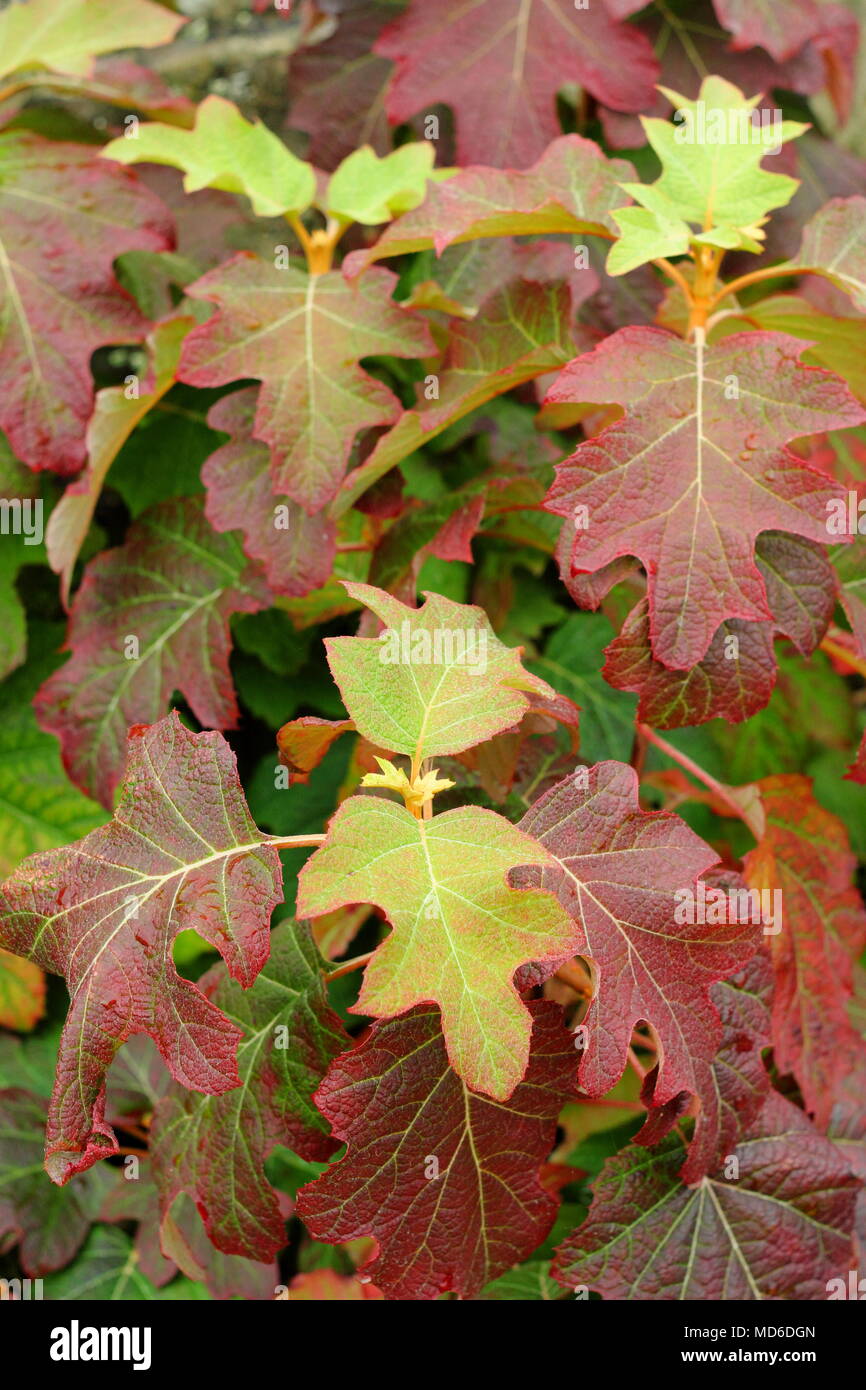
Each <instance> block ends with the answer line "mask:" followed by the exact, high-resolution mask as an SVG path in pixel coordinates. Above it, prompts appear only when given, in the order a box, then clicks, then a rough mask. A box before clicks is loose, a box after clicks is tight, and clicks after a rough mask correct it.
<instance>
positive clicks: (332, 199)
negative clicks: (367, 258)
mask: <svg viewBox="0 0 866 1390" xmlns="http://www.w3.org/2000/svg"><path fill="white" fill-rule="evenodd" d="M435 157H436V148H435V145H434V144H433V142H432V141H431V140H417V141H415V142H414V143H413V144H410V145H401V146H400V148H399V149H396V150H392V151H391V153H390V154H386V155H385V156H384V157H383V158H381V159H380V158H379V156H378V155H377V154H376V151H375V150H374V149H373V148H372V146H370V145H362V146H361V148H360V149H359V150H355V152H354V154H350V155H349V157H348V159H344V160H343V162H342V164H341V165H340V167H339V168H338V169H337V171H336V173H334V174H332V175H331V181H330V183H329V184H328V191H327V194H326V195H325V210H326V211H327V212H328V214H329V215H330V216H331V217H339V218H342V219H345V221H347V222H361V223H363V224H364V225H365V226H367V227H375V226H377V225H378V224H379V223H380V222H390V221H391V218H392V217H398V216H399V215H400V213H402V212H409V210H410V209H411V208H416V207H417V206H418V204H419V203H421V202H423V201H424V194H425V193H426V191H427V180H428V179H430V178H434V177H436V175H435V174H434V171H433V161H434V159H435ZM440 176H441V174H440Z"/></svg>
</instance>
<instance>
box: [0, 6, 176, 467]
mask: <svg viewBox="0 0 866 1390" xmlns="http://www.w3.org/2000/svg"><path fill="white" fill-rule="evenodd" d="M28 8H29V7H27V6H25V7H24V8H23V9H22V10H21V13H22V14H26V11H27V9H28ZM14 9H15V10H18V9H19V7H18V6H15V7H14ZM12 12H13V11H12V9H7V10H5V11H4V15H5V16H8V15H10V14H11V13H12ZM124 143H130V144H134V143H135V142H134V141H128V142H124ZM0 215H2V221H3V233H2V240H0V261H2V265H3V267H4V275H3V282H4V283H3V285H2V286H0V370H2V373H3V380H4V391H3V398H2V400H3V403H2V407H0V427H2V428H3V429H4V430H5V431H6V433H7V434H8V436H9V441H10V443H11V445H12V448H13V450H14V452H15V453H16V455H17V456H18V458H20V459H21V460H22V461H23V462H24V463H26V464H28V466H29V467H31V468H37V469H39V468H52V469H55V470H56V471H57V472H59V473H64V474H69V473H75V472H76V471H77V470H78V469H79V468H80V467H81V465H82V464H83V463H84V459H85V443H84V435H85V429H86V426H87V422H88V420H89V418H90V413H91V409H92V403H93V381H92V378H91V374H90V358H91V355H92V353H93V352H94V350H95V349H96V348H98V347H102V346H103V345H105V344H107V343H130V342H138V341H139V340H140V339H142V338H143V337H144V336H145V333H146V332H147V323H146V320H145V319H143V318H142V317H141V315H140V314H139V312H138V309H137V308H136V306H135V303H134V301H133V300H132V299H131V298H130V296H129V295H127V294H126V293H125V292H124V291H123V290H121V288H120V286H119V285H118V283H117V281H116V280H115V278H114V273H113V270H112V262H113V261H114V259H115V257H116V256H119V255H121V254H122V252H124V251H132V250H135V249H141V250H145V251H164V250H166V249H167V248H168V247H169V246H170V244H171V235H172V229H171V222H170V219H169V217H168V214H167V212H166V210H165V208H164V207H163V205H162V204H161V203H160V202H159V200H158V199H157V198H155V197H154V195H153V194H152V193H151V192H150V191H149V190H148V189H146V188H145V187H143V186H142V185H141V184H140V183H139V182H138V180H137V179H136V178H135V177H134V175H132V174H128V173H126V172H125V171H124V170H122V169H118V168H112V167H111V166H110V165H107V164H103V163H102V162H101V160H100V159H99V158H98V157H97V156H96V155H95V153H94V151H93V149H92V147H89V146H86V145H72V144H65V143H64V144H56V143H53V142H51V141H48V140H43V139H41V138H40V137H39V136H38V135H31V134H29V133H28V132H26V131H7V132H6V133H4V134H3V135H2V136H0Z"/></svg>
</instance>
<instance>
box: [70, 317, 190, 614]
mask: <svg viewBox="0 0 866 1390" xmlns="http://www.w3.org/2000/svg"><path fill="white" fill-rule="evenodd" d="M194 322H195V320H194V319H192V318H187V317H183V316H178V317H176V318H172V319H169V320H167V321H166V322H165V323H160V324H157V325H156V327H155V328H154V330H153V332H152V334H150V336H149V338H148V347H149V350H150V356H151V368H150V371H149V373H148V376H147V379H146V380H145V381H144V382H143V383H141V384H140V386H139V387H138V388H137V392H134V393H132V394H130V392H129V390H128V386H106V387H104V388H103V390H101V391H98V392H97V395H96V406H95V409H94V412H93V415H92V417H91V419H90V422H89V424H88V426H87V439H86V443H87V467H86V468H85V470H84V472H83V473H82V475H81V476H80V477H79V478H76V479H75V480H74V482H71V483H70V484H69V486H68V487H67V489H66V491H65V493H64V494H63V496H62V498H61V499H60V501H59V502H58V504H57V506H56V507H55V508H54V510H53V511H52V513H51V516H50V517H49V520H48V528H47V530H46V533H45V546H46V549H47V551H48V561H49V564H50V565H51V568H52V569H53V570H54V572H55V574H59V575H60V593H61V597H62V599H63V603H64V605H68V603H69V589H70V586H71V584H72V572H73V570H74V568H75V561H76V560H77V559H78V554H79V551H80V550H81V547H82V545H83V544H84V540H85V537H86V536H87V532H88V530H89V529H90V523H91V521H92V520H93V513H94V511H95V510H96V504H97V502H98V501H99V496H100V493H101V492H102V487H103V484H104V482H105V478H106V475H107V473H108V470H109V468H110V467H111V465H112V463H113V462H114V460H115V458H116V457H117V455H118V453H119V452H120V450H121V448H122V447H123V445H124V444H125V443H126V441H127V439H128V438H129V436H130V435H131V434H132V431H133V430H134V429H135V427H136V425H137V424H138V423H139V422H140V421H141V420H143V419H144V417H145V415H146V414H147V413H148V411H149V410H152V409H153V407H154V406H155V405H156V403H157V401H160V400H162V398H163V396H164V395H165V394H166V392H167V391H169V390H170V389H171V387H172V386H173V385H174V381H175V375H176V372H177V364H178V361H179V360H180V349H181V346H182V344H183V340H184V338H185V337H186V335H187V333H188V332H189V330H190V328H191V327H192V326H193V324H194Z"/></svg>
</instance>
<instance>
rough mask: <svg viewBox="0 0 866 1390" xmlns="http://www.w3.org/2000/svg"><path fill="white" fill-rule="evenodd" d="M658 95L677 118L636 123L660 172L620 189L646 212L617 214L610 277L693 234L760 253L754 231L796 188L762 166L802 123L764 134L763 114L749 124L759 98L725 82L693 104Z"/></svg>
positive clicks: (711, 85) (706, 85)
mask: <svg viewBox="0 0 866 1390" xmlns="http://www.w3.org/2000/svg"><path fill="white" fill-rule="evenodd" d="M662 91H663V93H664V95H665V96H666V97H667V98H668V99H669V101H670V102H671V104H672V105H673V106H674V107H675V108H676V115H677V118H678V119H677V120H676V121H663V120H659V119H658V117H655V116H651V117H642V118H641V123H642V125H643V128H644V131H645V133H646V138H647V140H648V141H649V143H650V145H651V146H652V148H653V149H654V150H655V152H656V154H657V155H658V157H659V160H660V161H661V165H662V172H661V174H660V175H659V177H658V179H657V180H656V181H655V183H653V184H648V185H646V184H640V183H624V184H623V188H624V190H625V192H626V193H628V194H629V195H630V196H631V197H632V198H634V199H635V200H636V201H637V202H638V203H640V204H641V205H642V208H643V209H644V211H645V214H646V215H645V216H643V217H641V216H639V215H637V213H636V211H635V210H634V209H627V210H626V211H625V213H623V214H619V213H615V214H614V216H615V218H616V221H617V222H618V223H619V225H620V230H621V232H622V236H621V239H620V241H619V242H617V244H616V245H615V246H614V247H613V248H612V249H611V252H610V255H609V256H608V261H607V269H608V273H609V274H610V275H622V274H624V273H625V272H626V271H628V270H632V269H634V268H635V266H638V265H642V264H643V263H644V262H645V261H648V260H652V259H653V257H655V256H669V255H676V254H680V253H682V252H683V251H685V250H687V249H688V241H689V239H690V237H691V238H695V239H697V240H699V241H702V242H704V243H705V244H709V245H715V246H721V247H725V248H730V247H737V246H741V245H742V246H744V247H745V248H746V249H748V250H752V251H758V250H760V249H761V248H760V239H757V240H756V238H755V229H757V228H759V226H760V224H761V222H762V221H764V220H766V217H767V214H768V213H769V212H770V211H771V210H772V209H773V208H777V207H783V206H784V205H785V203H787V202H790V200H791V198H792V197H793V196H794V193H795V192H796V191H797V180H796V179H792V178H790V177H789V176H788V175H787V174H776V173H772V172H771V171H770V170H767V169H764V168H762V167H761V162H762V160H763V159H764V158H765V157H766V156H767V154H768V153H769V152H770V150H771V149H777V148H778V147H779V146H781V145H783V144H785V143H786V142H787V141H788V140H793V139H796V137H797V136H798V135H802V134H803V132H804V131H806V130H807V129H808V126H807V125H804V124H802V123H801V122H799V121H780V122H778V123H777V124H773V125H771V126H769V127H768V128H766V129H765V128H764V127H763V126H762V125H761V121H760V116H758V117H757V118H756V119H755V120H754V121H753V119H752V113H753V112H754V111H755V108H756V107H757V105H758V102H759V101H760V97H745V96H744V95H743V93H742V92H741V91H740V90H739V88H738V87H735V86H734V85H733V84H732V83H730V82H727V81H726V80H725V79H724V78H723V77H706V78H705V79H704V81H703V82H702V84H701V90H700V92H699V93H698V96H697V97H696V98H695V99H694V100H693V101H692V100H689V98H688V97H684V96H681V95H680V94H679V93H678V92H672V91H668V89H667V88H662ZM689 224H692V226H693V227H694V228H696V229H697V231H692V230H690V226H689ZM742 229H745V235H743V234H742ZM684 238H685V245H684V244H683V240H684Z"/></svg>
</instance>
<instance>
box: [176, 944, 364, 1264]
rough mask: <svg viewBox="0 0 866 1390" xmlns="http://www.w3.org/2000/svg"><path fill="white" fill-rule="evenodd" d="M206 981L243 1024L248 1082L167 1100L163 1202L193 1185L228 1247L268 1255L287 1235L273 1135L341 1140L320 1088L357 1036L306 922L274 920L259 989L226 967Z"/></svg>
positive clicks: (308, 1143) (320, 1148)
mask: <svg viewBox="0 0 866 1390" xmlns="http://www.w3.org/2000/svg"><path fill="white" fill-rule="evenodd" d="M199 987H200V989H201V991H202V993H203V994H204V996H205V998H206V999H209V1000H210V1001H211V1003H213V1004H215V1005H216V1007H217V1008H218V1009H219V1010H220V1012H221V1013H222V1014H224V1015H225V1017H226V1018H228V1019H230V1020H231V1021H232V1022H233V1023H234V1024H236V1025H237V1027H238V1028H239V1029H241V1030H242V1032H243V1035H244V1036H243V1038H242V1039H241V1042H240V1043H239V1045H238V1073H239V1075H240V1078H241V1085H240V1087H239V1088H238V1089H237V1090H234V1091H228V1092H226V1093H225V1094H223V1095H217V1096H210V1095H208V1096H203V1095H193V1094H191V1093H190V1092H189V1091H184V1090H182V1089H181V1088H180V1087H177V1086H176V1087H173V1088H172V1091H171V1092H170V1093H169V1095H168V1096H167V1097H166V1098H165V1099H164V1100H163V1101H161V1102H160V1104H159V1106H158V1108H157V1112H156V1115H155V1117H154V1122H153V1130H152V1140H151V1143H152V1153H153V1162H154V1170H155V1177H156V1183H157V1186H158V1188H159V1190H160V1202H161V1206H162V1209H163V1211H164V1212H166V1213H168V1212H169V1211H170V1210H171V1208H172V1206H173V1204H174V1202H175V1199H176V1198H177V1196H178V1194H179V1193H180V1192H181V1191H185V1192H186V1193H187V1194H188V1195H189V1196H190V1197H192V1198H193V1200H194V1201H195V1205H196V1207H197V1209H198V1212H199V1214H200V1215H201V1217H202V1219H203V1221H204V1223H205V1227H206V1229H207V1233H208V1236H209V1237H210V1239H211V1240H212V1241H213V1243H214V1244H215V1245H216V1246H217V1248H218V1249H219V1250H222V1251H224V1252H225V1253H226V1254H229V1255H245V1256H247V1257H248V1258H249V1259H252V1260H257V1261H259V1262H264V1261H266V1260H270V1259H273V1258H274V1257H275V1256H276V1255H277V1253H278V1252H279V1251H280V1250H281V1249H282V1247H283V1246H284V1245H285V1243H286V1234H285V1219H284V1216H283V1214H282V1212H281V1210H280V1204H279V1201H278V1196H277V1193H276V1192H275V1191H274V1190H273V1188H272V1187H271V1186H270V1184H269V1183H268V1182H267V1181H266V1179H265V1176H264V1163H265V1159H266V1158H267V1156H268V1153H269V1152H270V1150H271V1149H272V1148H273V1147H274V1145H275V1144H286V1145H288V1146H289V1147H290V1148H291V1149H293V1150H294V1152H295V1153H297V1154H299V1155H300V1156H301V1157H302V1158H305V1159H308V1160H323V1159H326V1158H327V1157H329V1155H330V1154H331V1153H332V1152H333V1151H334V1149H335V1148H336V1147H337V1145H336V1143H335V1142H334V1141H333V1140H332V1139H330V1138H329V1136H328V1132H327V1129H328V1127H327V1124H326V1122H325V1120H324V1119H323V1117H322V1115H321V1114H320V1113H319V1112H318V1111H317V1110H316V1108H315V1106H314V1105H313V1102H312V1094H313V1091H314V1090H315V1089H316V1087H317V1086H318V1084H319V1082H320V1081H321V1079H322V1077H323V1076H324V1074H325V1071H326V1069H327V1066H328V1063H329V1062H330V1061H332V1059H333V1058H334V1057H336V1056H337V1054H338V1053H340V1052H342V1051H343V1049H344V1048H345V1047H347V1046H348V1044H349V1038H348V1037H347V1035H346V1033H345V1031H344V1030H343V1027H342V1024H341V1023H340V1021H339V1019H338V1018H337V1016H336V1014H334V1013H333V1012H332V1011H331V1009H330V1008H329V1007H328V1001H327V995H326V990H325V984H324V980H323V978H322V975H321V972H320V969H319V961H318V955H317V952H316V949H315V947H314V946H313V943H312V939H311V937H310V934H309V931H308V929H307V928H305V927H301V926H296V925H294V924H291V925H290V924H288V923H286V922H281V923H280V924H279V925H278V926H277V927H275V928H274V931H273V933H272V935H271V950H270V956H269V959H268V961H267V963H266V964H265V965H264V967H263V968H262V970H261V972H260V973H259V975H258V976H257V978H256V980H255V983H254V984H253V985H252V987H251V988H249V989H245V988H243V987H242V985H240V984H238V983H236V982H235V981H232V980H230V979H229V978H228V977H227V975H226V972H225V969H224V968H223V967H222V966H216V967H214V969H213V970H212V971H210V972H209V973H208V975H207V976H206V977H205V978H204V979H202V980H200V981H199Z"/></svg>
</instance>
